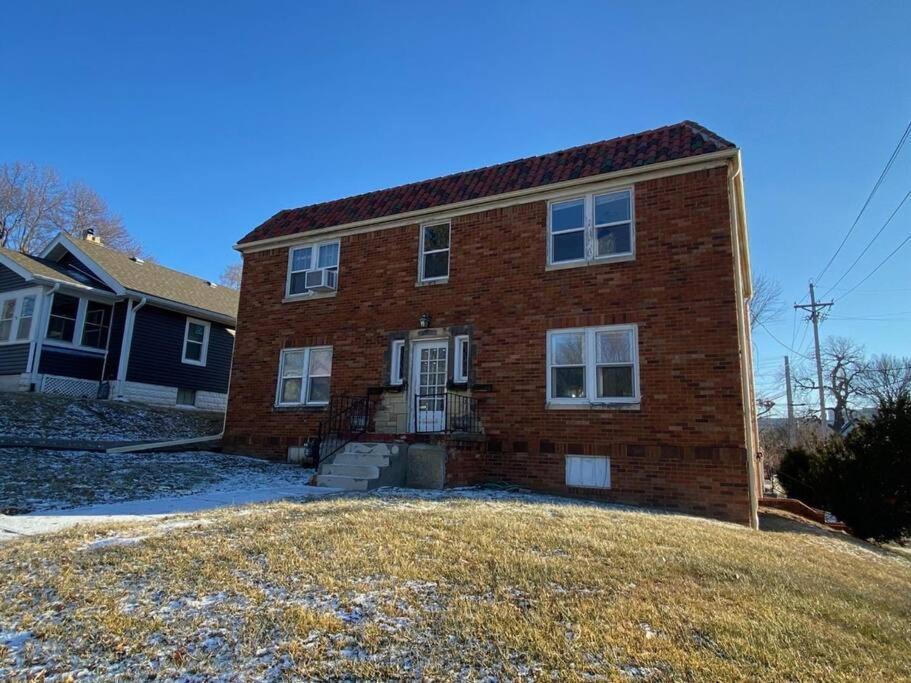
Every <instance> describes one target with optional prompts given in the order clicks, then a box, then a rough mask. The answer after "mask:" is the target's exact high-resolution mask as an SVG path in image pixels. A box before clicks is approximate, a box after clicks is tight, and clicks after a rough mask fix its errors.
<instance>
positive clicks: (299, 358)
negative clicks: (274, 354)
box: [276, 346, 332, 406]
mask: <svg viewBox="0 0 911 683" xmlns="http://www.w3.org/2000/svg"><path fill="white" fill-rule="evenodd" d="M331 378H332V347H331V346H314V347H308V348H299V349H282V352H281V358H280V361H279V369H278V389H277V396H276V403H277V404H278V405H280V406H293V405H326V404H327V403H329V382H330V380H331Z"/></svg>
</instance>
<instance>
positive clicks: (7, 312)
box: [0, 294, 36, 344]
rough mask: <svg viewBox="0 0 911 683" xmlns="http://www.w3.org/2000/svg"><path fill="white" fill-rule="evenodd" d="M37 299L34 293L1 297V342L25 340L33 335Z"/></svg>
mask: <svg viewBox="0 0 911 683" xmlns="http://www.w3.org/2000/svg"><path fill="white" fill-rule="evenodd" d="M35 300H36V296H35V295H34V294H28V295H26V296H22V295H21V294H17V295H16V296H15V297H12V298H9V299H0V344H2V343H4V342H16V341H25V340H28V339H29V338H30V337H31V334H32V318H33V317H34V315H35Z"/></svg>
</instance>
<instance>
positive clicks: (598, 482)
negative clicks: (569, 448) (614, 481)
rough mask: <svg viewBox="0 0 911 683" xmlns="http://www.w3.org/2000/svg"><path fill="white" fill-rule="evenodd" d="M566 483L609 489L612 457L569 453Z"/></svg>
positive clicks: (568, 484)
mask: <svg viewBox="0 0 911 683" xmlns="http://www.w3.org/2000/svg"><path fill="white" fill-rule="evenodd" d="M566 485H567V486H582V487H585V488H589V489H609V488H610V458H606V457H603V456H600V455H567V456H566Z"/></svg>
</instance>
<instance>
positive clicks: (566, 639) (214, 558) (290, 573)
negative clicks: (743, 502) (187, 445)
mask: <svg viewBox="0 0 911 683" xmlns="http://www.w3.org/2000/svg"><path fill="white" fill-rule="evenodd" d="M194 520H195V521H193V522H186V523H182V524H179V525H175V524H173V523H171V524H170V525H169V526H166V527H165V526H161V525H159V526H157V527H156V526H151V525H146V526H131V527H125V528H121V529H119V530H117V531H116V532H108V533H116V535H114V536H109V537H107V538H104V539H103V540H101V541H98V539H99V532H98V530H97V529H91V530H89V531H79V530H73V531H69V532H67V533H65V534H61V535H57V536H54V537H45V538H38V539H30V540H24V541H18V542H14V543H8V544H6V545H5V546H2V547H0V643H3V642H6V643H7V644H6V645H5V646H4V645H0V679H3V680H6V679H9V678H15V677H16V676H20V677H25V676H26V675H33V676H34V675H38V674H39V672H40V671H41V670H42V669H43V670H45V671H46V672H47V673H48V674H53V673H57V674H61V673H67V672H70V671H78V670H80V669H82V668H85V669H87V670H89V671H91V672H92V675H94V676H96V677H101V678H105V677H109V678H114V677H117V676H121V677H123V678H127V679H133V678H139V677H146V676H158V677H160V678H164V679H171V678H174V677H176V676H179V675H182V674H196V675H199V676H201V677H203V678H204V679H208V678H210V677H217V676H219V675H223V676H225V678H226V679H230V680H234V678H233V677H247V678H254V677H255V678H263V679H269V678H272V679H277V680H281V679H286V678H295V677H303V678H308V677H316V678H322V679H338V678H354V679H402V678H406V679H411V678H436V679H471V680H476V679H482V678H484V677H485V676H488V675H492V676H496V677H498V678H500V679H504V678H509V679H514V678H525V677H527V678H543V679H561V680H630V679H643V680H644V679H657V680H666V679H699V680H774V681H780V680H846V681H848V680H850V681H854V680H858V679H865V680H896V679H906V680H907V679H908V678H911V563H909V562H908V560H906V559H903V558H898V557H895V556H893V555H891V554H889V553H887V552H882V553H881V552H877V551H874V550H872V549H870V548H869V547H866V546H862V545H860V544H855V543H852V542H850V541H847V540H843V539H840V538H834V537H831V536H819V535H812V534H802V533H787V532H783V533H769V532H765V533H757V532H751V531H749V530H747V529H744V528H739V527H736V526H732V525H727V524H721V523H716V522H711V521H705V520H698V519H693V518H687V517H682V516H672V515H657V514H648V513H644V512H632V511H625V510H619V509H611V508H607V507H599V506H594V505H592V506H589V505H575V504H560V503H552V502H546V501H540V500H536V499H534V498H529V499H526V500H519V499H517V500H472V499H458V498H452V497H444V498H440V499H422V498H405V497H392V496H388V495H387V496H376V495H372V496H364V497H354V498H338V499H334V500H325V499H324V500H320V501H314V502H310V503H304V504H292V503H284V504H280V505H267V506H254V507H248V508H243V509H241V510H240V511H223V512H220V513H216V514H210V515H207V516H203V517H196V518H194ZM4 639H5V640H4Z"/></svg>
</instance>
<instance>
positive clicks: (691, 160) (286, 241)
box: [233, 147, 740, 253]
mask: <svg viewBox="0 0 911 683" xmlns="http://www.w3.org/2000/svg"><path fill="white" fill-rule="evenodd" d="M739 154H740V150H739V149H738V148H736V147H735V148H732V149H725V150H721V151H719V152H712V153H711V154H700V155H698V156H695V157H687V158H685V159H675V160H673V161H664V162H660V163H657V164H649V165H648V166H637V167H635V168H629V169H623V170H621V171H612V172H610V173H602V174H600V175H594V176H588V177H586V178H576V179H574V180H566V181H563V182H560V183H551V184H549V185H542V186H540V187H533V188H528V189H525V190H516V191H514V192H506V193H503V194H498V195H491V196H489V197H481V198H479V199H471V200H468V201H464V202H456V203H454V204H444V205H442V206H434V207H430V208H428V209H420V210H418V211H410V212H407V213H400V214H395V215H393V216H383V217H381V218H370V219H366V220H362V221H355V222H352V223H344V224H341V225H332V226H329V227H325V228H319V229H317V230H308V231H306V232H303V233H295V234H293V235H281V236H279V237H268V238H266V239H262V240H257V241H255V242H247V243H245V244H240V243H237V244H235V245H234V247H233V248H234V249H236V250H237V251H239V252H241V253H250V252H256V251H265V250H267V249H275V248H278V247H286V246H290V245H291V244H295V243H305V242H308V241H313V240H315V239H325V238H326V236H327V235H338V236H341V235H343V234H344V235H350V234H357V233H361V232H371V231H374V230H386V229H389V228H398V227H402V226H404V225H411V224H413V223H431V222H437V221H446V220H451V219H452V218H454V217H455V216H461V215H464V214H468V213H475V212H478V211H486V210H490V209H496V208H502V207H505V206H510V205H513V204H520V203H523V202H527V201H536V200H545V199H552V198H554V197H559V196H561V195H565V194H567V193H572V192H574V191H575V192H581V191H583V190H582V189H580V188H583V187H588V186H595V185H601V184H603V185H604V187H605V189H609V188H610V187H611V186H612V185H614V184H616V185H618V186H621V185H628V184H630V183H635V182H642V181H643V180H651V179H653V178H661V177H666V176H672V175H679V174H682V173H691V172H693V171H698V170H702V169H707V168H715V167H717V166H724V165H725V164H726V163H728V160H729V159H731V158H737V157H738V156H739ZM585 191H588V190H585Z"/></svg>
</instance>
